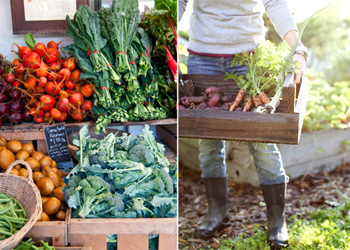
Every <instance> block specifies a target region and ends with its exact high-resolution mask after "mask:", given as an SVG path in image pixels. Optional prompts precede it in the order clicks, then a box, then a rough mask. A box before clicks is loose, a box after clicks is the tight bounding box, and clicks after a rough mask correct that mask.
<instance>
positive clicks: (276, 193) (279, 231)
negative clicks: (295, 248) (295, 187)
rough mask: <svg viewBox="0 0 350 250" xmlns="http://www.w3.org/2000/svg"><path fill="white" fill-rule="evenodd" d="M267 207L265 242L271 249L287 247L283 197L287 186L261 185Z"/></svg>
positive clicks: (283, 184)
mask: <svg viewBox="0 0 350 250" xmlns="http://www.w3.org/2000/svg"><path fill="white" fill-rule="evenodd" d="M261 189H262V191H263V196H264V199H265V202H266V207H267V225H268V232H267V235H268V236H267V241H268V243H269V245H270V246H271V249H282V248H283V247H287V246H288V240H289V236H288V230H287V224H286V219H285V216H284V214H285V208H284V207H285V195H286V190H287V184H285V183H282V184H276V185H261Z"/></svg>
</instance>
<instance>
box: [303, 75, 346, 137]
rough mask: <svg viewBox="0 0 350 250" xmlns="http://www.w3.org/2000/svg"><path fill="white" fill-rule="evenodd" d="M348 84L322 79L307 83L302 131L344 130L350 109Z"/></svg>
mask: <svg viewBox="0 0 350 250" xmlns="http://www.w3.org/2000/svg"><path fill="white" fill-rule="evenodd" d="M349 97H350V82H335V83H334V84H333V85H331V84H329V83H327V82H326V81H325V80H323V79H320V78H319V79H316V80H311V81H310V82H309V100H308V104H307V109H306V114H305V116H304V124H303V129H304V130H307V131H315V130H322V129H330V128H345V127H349V125H350V124H346V123H347V122H346V121H347V119H348V117H349V109H350V98H349Z"/></svg>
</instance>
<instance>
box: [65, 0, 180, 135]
mask: <svg viewBox="0 0 350 250" xmlns="http://www.w3.org/2000/svg"><path fill="white" fill-rule="evenodd" d="M167 2H169V3H170V4H171V5H170V6H172V8H171V9H169V8H168V7H167V6H168V5H167V4H166V3H167ZM174 4H175V5H174ZM155 5H156V10H152V11H151V12H150V13H147V14H146V17H145V19H144V20H142V21H141V20H140V13H139V9H138V1H137V0H132V1H130V0H119V1H116V0H113V1H112V5H111V8H104V7H102V8H101V9H100V10H99V11H98V12H95V11H93V10H91V9H90V8H89V7H87V6H85V5H81V6H80V7H79V9H78V10H77V12H76V14H75V16H74V19H73V20H70V18H69V17H68V16H67V26H68V29H67V33H68V35H69V36H70V37H71V38H72V39H73V41H74V44H72V45H69V46H66V47H65V48H64V49H65V51H67V53H69V54H71V55H73V56H74V57H76V58H77V59H78V64H79V66H80V68H81V69H82V71H83V72H82V73H81V75H80V78H81V79H88V80H89V81H92V82H93V83H94V85H95V86H96V88H95V89H94V90H95V91H94V103H93V104H94V105H93V107H92V111H93V114H94V117H95V118H96V119H97V121H96V131H97V133H99V132H100V131H101V130H102V131H104V132H105V127H106V126H107V125H108V124H110V123H111V122H126V121H139V120H152V119H163V118H167V117H171V116H175V115H176V110H175V106H176V83H175V82H174V77H173V76H172V75H171V70H170V69H169V68H168V66H167V64H166V62H168V63H169V64H173V66H172V70H174V67H175V66H174V61H175V60H174V58H176V50H175V41H176V40H175V36H176V33H174V31H175V29H174V30H173V29H172V27H174V25H175V23H176V18H175V17H176V13H173V11H176V8H174V6H176V1H172V0H167V1H156V2H155ZM171 19H172V21H171ZM161 20H163V21H161ZM164 20H166V22H164ZM155 22H161V23H162V24H163V26H162V27H163V28H161V29H158V28H157V29H158V30H157V31H155V27H154V23H155ZM147 31H148V32H147ZM153 35H154V36H153ZM175 64H176V62H175Z"/></svg>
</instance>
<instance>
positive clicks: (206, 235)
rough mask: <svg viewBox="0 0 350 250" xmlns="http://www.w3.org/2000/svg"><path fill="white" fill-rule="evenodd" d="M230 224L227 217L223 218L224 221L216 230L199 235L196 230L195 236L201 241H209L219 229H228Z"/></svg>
mask: <svg viewBox="0 0 350 250" xmlns="http://www.w3.org/2000/svg"><path fill="white" fill-rule="evenodd" d="M230 224H231V222H230V218H229V217H228V216H227V217H225V218H224V220H223V221H222V222H221V223H220V225H219V226H218V228H216V229H215V230H214V231H211V232H208V234H205V235H204V234H201V233H199V232H198V231H197V230H196V232H195V236H196V237H198V238H200V239H201V240H209V239H211V238H213V237H214V236H215V234H216V233H217V232H218V231H220V230H221V229H224V228H225V227H228V226H229V225H230Z"/></svg>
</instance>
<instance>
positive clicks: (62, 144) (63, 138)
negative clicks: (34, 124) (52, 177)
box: [44, 123, 73, 169]
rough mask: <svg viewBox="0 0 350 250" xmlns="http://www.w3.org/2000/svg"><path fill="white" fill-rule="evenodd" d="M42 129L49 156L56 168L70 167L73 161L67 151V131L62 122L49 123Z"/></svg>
mask: <svg viewBox="0 0 350 250" xmlns="http://www.w3.org/2000/svg"><path fill="white" fill-rule="evenodd" d="M44 131H45V138H46V145H47V149H48V152H49V156H50V157H51V158H52V159H53V160H54V161H56V162H57V168H60V169H64V168H65V169H66V168H72V167H73V163H72V158H71V156H70V153H69V148H68V140H67V131H66V127H65V125H64V123H60V124H55V125H50V126H48V127H46V128H45V130H44Z"/></svg>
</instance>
